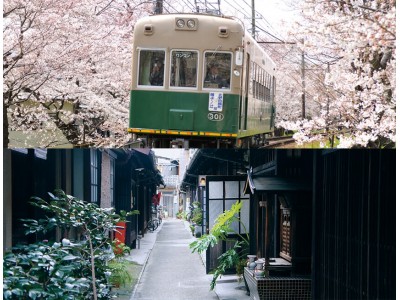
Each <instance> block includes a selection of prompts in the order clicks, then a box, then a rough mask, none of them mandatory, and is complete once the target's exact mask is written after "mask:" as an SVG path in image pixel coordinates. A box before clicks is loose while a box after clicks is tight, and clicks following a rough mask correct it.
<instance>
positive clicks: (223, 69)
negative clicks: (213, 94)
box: [204, 52, 232, 89]
mask: <svg viewBox="0 0 400 300" xmlns="http://www.w3.org/2000/svg"><path fill="white" fill-rule="evenodd" d="M204 61H205V67H204V70H205V77H204V88H213V89H230V87H231V65H232V54H231V53H221V52H207V53H206V54H205V60H204Z"/></svg>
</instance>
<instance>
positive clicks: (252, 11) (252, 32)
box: [251, 0, 256, 39]
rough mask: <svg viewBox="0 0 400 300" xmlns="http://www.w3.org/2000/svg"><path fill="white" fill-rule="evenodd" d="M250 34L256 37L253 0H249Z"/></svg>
mask: <svg viewBox="0 0 400 300" xmlns="http://www.w3.org/2000/svg"><path fill="white" fill-rule="evenodd" d="M251 36H252V37H253V39H255V38H256V8H255V5H254V0H251Z"/></svg>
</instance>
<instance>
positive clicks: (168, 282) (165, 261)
mask: <svg viewBox="0 0 400 300" xmlns="http://www.w3.org/2000/svg"><path fill="white" fill-rule="evenodd" d="M162 226H163V227H162V228H161V230H160V232H158V236H157V239H156V241H155V244H154V247H153V249H152V251H151V253H150V257H149V259H148V261H147V264H146V266H145V267H144V270H143V274H142V276H141V278H140V281H139V283H138V286H137V288H136V290H135V293H134V294H133V295H132V298H131V299H138V300H149V299H152V300H156V299H163V300H164V299H177V300H178V299H202V300H203V299H210V300H211V299H218V296H217V295H216V293H215V292H213V291H210V280H209V277H208V275H206V273H205V269H204V265H203V262H202V260H201V258H200V256H199V255H198V254H196V253H191V251H190V249H189V244H190V242H191V241H192V240H193V239H192V238H191V235H190V233H189V232H188V230H187V229H186V228H185V225H184V223H183V221H181V220H166V221H164V224H163V225H162Z"/></svg>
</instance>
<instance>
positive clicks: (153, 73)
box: [138, 50, 165, 86]
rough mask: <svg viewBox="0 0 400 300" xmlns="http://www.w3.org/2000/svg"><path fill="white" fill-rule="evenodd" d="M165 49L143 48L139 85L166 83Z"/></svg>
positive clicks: (140, 58)
mask: <svg viewBox="0 0 400 300" xmlns="http://www.w3.org/2000/svg"><path fill="white" fill-rule="evenodd" d="M164 62H165V51H163V50H141V51H140V54H139V78H138V85H153V86H163V85H164Z"/></svg>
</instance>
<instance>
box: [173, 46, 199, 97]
mask: <svg viewBox="0 0 400 300" xmlns="http://www.w3.org/2000/svg"><path fill="white" fill-rule="evenodd" d="M174 51H186V52H189V51H191V52H196V53H197V63H196V86H195V87H186V86H173V85H171V78H172V77H171V75H172V52H174ZM199 63H200V51H199V50H196V49H175V48H174V49H171V50H170V53H169V80H168V87H169V88H170V89H173V90H197V89H198V88H199V75H200V72H199V69H200V68H199V67H200V65H199Z"/></svg>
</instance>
